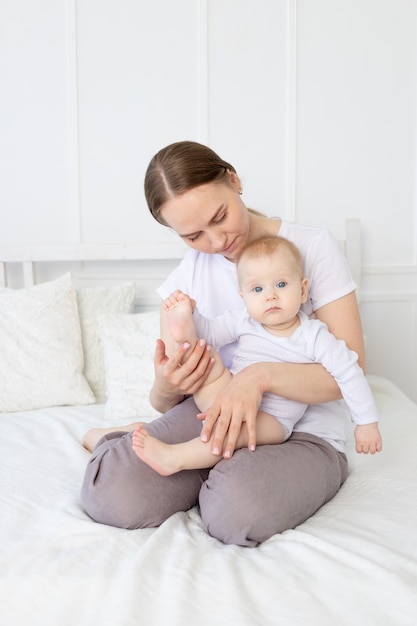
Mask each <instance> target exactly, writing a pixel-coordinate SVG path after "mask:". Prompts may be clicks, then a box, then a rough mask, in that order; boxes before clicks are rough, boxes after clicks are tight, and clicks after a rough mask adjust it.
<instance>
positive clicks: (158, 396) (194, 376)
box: [150, 339, 213, 412]
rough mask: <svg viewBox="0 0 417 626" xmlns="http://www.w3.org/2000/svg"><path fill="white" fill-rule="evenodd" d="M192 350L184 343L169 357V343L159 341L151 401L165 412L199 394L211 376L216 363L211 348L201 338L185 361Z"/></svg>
mask: <svg viewBox="0 0 417 626" xmlns="http://www.w3.org/2000/svg"><path fill="white" fill-rule="evenodd" d="M189 348H190V344H189V343H183V344H181V345H180V346H179V347H178V348H176V350H174V352H173V353H172V355H171V357H168V356H167V354H166V351H165V343H164V342H163V341H162V339H157V341H156V348H155V356H154V367H155V381H154V385H153V387H152V390H151V394H150V401H151V404H152V406H154V408H155V409H157V410H159V411H161V412H164V411H167V410H168V409H170V408H171V407H173V406H174V405H175V404H177V403H178V402H179V401H180V400H181V399H182V397H183V396H184V395H188V394H193V393H195V391H197V389H199V388H200V387H201V385H202V384H203V383H204V381H205V380H206V378H207V376H208V374H209V371H210V368H211V366H212V363H213V360H212V357H211V354H210V346H208V345H207V344H206V342H205V341H204V340H203V339H200V340H199V341H197V342H196V344H195V346H194V348H193V350H192V352H191V353H190V354H189V356H188V357H187V358H186V359H185V360H183V359H184V355H185V353H186V352H187V351H188V350H189Z"/></svg>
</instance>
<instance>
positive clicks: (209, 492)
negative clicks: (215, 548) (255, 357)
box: [200, 433, 346, 546]
mask: <svg viewBox="0 0 417 626" xmlns="http://www.w3.org/2000/svg"><path fill="white" fill-rule="evenodd" d="M345 478H346V462H345V460H343V458H342V455H340V454H339V453H338V452H336V450H334V449H333V448H332V447H331V446H330V445H329V444H327V443H326V442H324V441H322V440H320V439H319V438H317V437H312V436H309V435H304V434H303V433H300V434H297V435H294V436H293V437H292V438H290V439H289V440H288V442H286V443H284V444H281V445H276V446H259V447H258V448H257V450H256V452H249V451H248V450H246V449H242V450H238V451H237V452H235V454H234V455H233V457H232V458H231V459H229V460H223V461H220V463H218V464H217V465H216V466H215V467H214V468H213V469H212V470H211V472H210V474H209V478H208V480H207V481H206V482H205V483H204V484H203V486H202V489H201V491H200V509H201V517H202V520H203V522H204V524H205V526H206V528H207V531H208V533H209V534H210V535H212V536H213V537H215V538H217V539H219V540H220V541H222V542H223V543H227V544H236V545H242V546H256V545H258V544H259V543H261V542H263V541H266V540H267V539H269V538H270V537H272V535H274V534H276V533H282V532H284V531H285V530H288V529H290V528H295V527H296V526H298V525H299V524H301V523H303V522H304V521H305V520H306V519H308V518H309V517H310V516H311V515H313V514H314V513H315V512H316V511H317V510H318V509H319V508H320V507H321V506H322V505H323V504H325V502H327V501H329V500H330V499H331V498H332V497H333V496H334V495H335V494H336V493H337V491H338V490H339V488H340V486H341V485H342V483H343V481H344V479H345Z"/></svg>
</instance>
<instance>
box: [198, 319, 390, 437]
mask: <svg viewBox="0 0 417 626" xmlns="http://www.w3.org/2000/svg"><path fill="white" fill-rule="evenodd" d="M299 319H300V325H299V326H298V327H297V328H296V329H295V331H294V333H293V334H292V335H291V336H290V337H278V336H276V335H272V334H271V333H270V332H268V331H267V330H265V328H263V326H262V324H259V323H258V322H255V321H254V320H253V319H251V318H250V317H249V315H248V314H247V312H243V313H242V314H231V313H230V312H226V313H225V314H224V315H219V316H217V317H216V318H215V319H214V320H208V319H207V318H205V317H203V316H202V315H201V314H200V312H199V310H198V308H195V309H194V314H193V320H194V323H195V326H196V330H197V335H198V336H199V337H203V338H204V339H206V341H207V342H208V343H210V344H211V345H213V346H214V347H215V348H219V347H220V346H223V345H225V344H227V343H231V342H237V345H236V349H235V353H234V357H233V362H232V365H231V368H230V371H231V372H232V374H236V373H237V372H239V371H241V370H242V369H244V368H245V367H248V365H251V364H252V363H255V362H256V361H262V362H283V363H321V364H322V365H323V367H325V368H326V370H327V371H328V372H329V373H330V374H332V376H333V377H334V378H335V379H336V381H337V384H338V386H339V388H340V390H341V392H342V394H343V397H344V399H345V401H346V402H347V405H348V407H349V411H350V414H351V416H352V418H353V420H354V422H355V424H371V423H373V422H377V421H378V419H379V418H378V412H377V410H376V406H375V401H374V398H373V396H372V392H371V390H370V388H369V385H368V383H367V380H366V378H365V375H364V373H363V370H362V369H361V368H360V367H359V365H358V363H357V361H358V355H357V354H356V353H355V352H353V351H352V350H349V349H348V348H347V346H346V344H345V342H344V341H340V340H338V339H336V337H335V336H334V335H332V334H331V333H330V332H329V331H328V329H327V326H326V325H325V324H323V323H322V322H320V321H319V320H317V319H309V318H308V317H307V316H306V315H305V314H304V313H303V312H300V313H299ZM306 407H307V405H306V404H302V403H301V402H294V401H291V400H287V399H286V398H282V397H280V396H277V395H275V394H272V393H264V395H263V398H262V403H261V405H260V409H261V410H262V411H265V412H267V413H269V414H271V415H273V416H275V417H277V418H278V419H279V421H280V422H281V424H283V426H285V428H286V430H287V432H288V434H291V433H292V431H293V429H294V425H295V424H296V422H297V421H298V420H299V419H300V417H301V416H302V415H303V413H304V411H305V409H306ZM323 438H324V439H328V436H325V434H323Z"/></svg>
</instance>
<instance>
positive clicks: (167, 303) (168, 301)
mask: <svg viewBox="0 0 417 626" xmlns="http://www.w3.org/2000/svg"><path fill="white" fill-rule="evenodd" d="M184 300H188V301H189V302H190V303H191V307H192V309H193V310H194V307H195V300H193V299H192V298H190V296H187V294H186V293H183V292H182V291H180V289H176V291H173V292H172V293H171V294H170V295H169V296H168V297H167V298H165V300H164V309H165V311H170V310H171V309H175V307H176V306H177V304H178V302H181V301H184Z"/></svg>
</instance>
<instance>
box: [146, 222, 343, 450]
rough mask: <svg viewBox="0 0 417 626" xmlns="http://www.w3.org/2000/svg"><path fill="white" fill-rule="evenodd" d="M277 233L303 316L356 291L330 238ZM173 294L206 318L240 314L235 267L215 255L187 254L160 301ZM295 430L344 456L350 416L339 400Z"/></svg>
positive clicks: (295, 229) (227, 357) (306, 232)
mask: <svg viewBox="0 0 417 626" xmlns="http://www.w3.org/2000/svg"><path fill="white" fill-rule="evenodd" d="M277 230H278V228H277ZM279 234H280V235H282V236H283V237H286V238H287V239H290V240H291V241H292V242H293V243H294V244H295V245H296V246H297V247H298V248H299V249H300V251H301V254H302V256H303V261H304V274H305V276H306V277H307V278H308V281H309V299H308V301H307V302H306V303H305V304H303V305H302V307H301V308H302V310H303V312H304V313H306V315H307V316H308V317H314V311H315V310H317V309H318V308H320V307H322V306H323V305H324V304H328V303H329V302H332V301H333V300H336V299H338V298H340V297H342V296H345V295H347V294H348V293H351V292H352V291H354V290H355V283H354V281H353V279H352V275H351V273H350V270H349V266H348V263H347V260H346V258H345V256H344V255H343V253H342V251H341V250H340V247H339V244H338V243H337V241H336V240H335V238H334V237H333V235H331V233H329V232H328V231H326V230H321V229H319V228H313V227H309V226H301V225H299V224H293V223H290V222H286V221H282V222H281V227H280V228H279ZM175 289H181V290H182V291H184V292H185V293H187V294H188V295H190V296H191V297H192V298H195V300H196V301H197V305H198V307H199V309H200V311H201V312H202V313H203V315H205V316H206V317H209V318H214V317H216V316H217V315H221V314H222V313H224V311H225V310H230V311H242V310H243V309H244V304H243V301H242V299H241V297H240V295H239V288H238V283H237V277H236V268H235V265H234V264H233V263H230V262H229V261H227V260H226V259H225V258H224V257H222V256H220V255H215V254H202V253H198V252H195V251H194V250H190V251H189V252H187V254H186V255H185V257H184V259H183V260H182V261H181V263H180V264H179V266H178V267H177V268H176V269H175V270H174V271H173V272H172V273H171V274H170V276H168V278H167V279H166V281H165V282H164V283H163V284H162V285H161V287H160V288H159V289H158V293H159V294H160V295H161V296H162V297H163V298H165V297H167V296H168V295H169V294H170V293H171V292H173V291H174V290H175ZM233 351H234V345H233V344H229V345H228V346H226V347H225V348H224V349H222V350H220V354H221V356H222V358H223V361H224V363H225V365H226V366H227V367H230V365H231V362H232V357H233ZM294 430H297V431H301V432H309V433H313V434H315V435H317V436H318V437H324V438H326V440H327V441H329V443H330V444H332V445H333V446H334V447H335V448H336V449H337V450H340V451H344V446H345V441H346V438H347V437H348V436H349V433H350V430H351V427H350V417H349V414H348V412H347V410H346V407H345V404H344V403H343V402H342V401H338V402H328V403H326V404H321V405H315V406H309V407H308V408H307V410H306V411H305V413H304V416H303V417H302V418H301V419H300V421H299V422H298V423H297V426H296V427H295V429H294Z"/></svg>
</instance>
